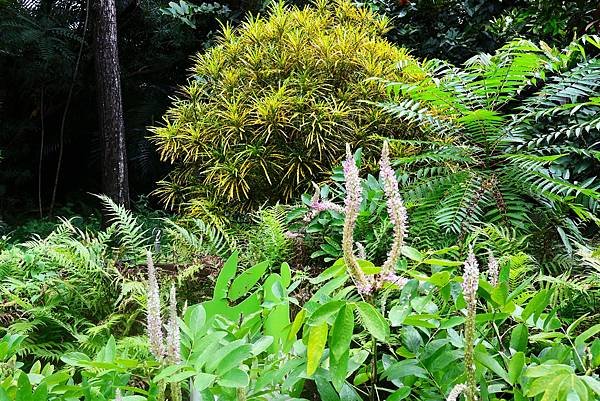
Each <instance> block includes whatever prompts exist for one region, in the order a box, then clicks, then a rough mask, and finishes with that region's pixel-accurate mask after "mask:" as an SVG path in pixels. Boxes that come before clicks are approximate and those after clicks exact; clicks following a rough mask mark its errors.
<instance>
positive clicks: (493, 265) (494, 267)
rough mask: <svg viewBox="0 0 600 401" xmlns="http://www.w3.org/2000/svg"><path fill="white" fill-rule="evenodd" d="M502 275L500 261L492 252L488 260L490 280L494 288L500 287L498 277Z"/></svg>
mask: <svg viewBox="0 0 600 401" xmlns="http://www.w3.org/2000/svg"><path fill="white" fill-rule="evenodd" d="M499 273H500V267H499V265H498V260H497V259H496V258H495V257H494V254H493V253H492V252H491V251H490V254H489V258H488V280H489V282H490V284H491V285H492V286H493V287H496V286H497V285H498V275H499Z"/></svg>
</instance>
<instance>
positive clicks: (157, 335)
mask: <svg viewBox="0 0 600 401" xmlns="http://www.w3.org/2000/svg"><path fill="white" fill-rule="evenodd" d="M146 256H147V259H148V306H147V311H146V312H147V326H148V339H149V340H150V351H152V354H153V355H154V357H155V358H156V359H158V360H161V359H162V358H163V356H164V354H165V348H164V344H163V333H162V320H161V317H160V298H159V289H158V281H157V280H156V270H155V269H154V262H153V261H152V253H151V252H150V251H148V252H147V254H146Z"/></svg>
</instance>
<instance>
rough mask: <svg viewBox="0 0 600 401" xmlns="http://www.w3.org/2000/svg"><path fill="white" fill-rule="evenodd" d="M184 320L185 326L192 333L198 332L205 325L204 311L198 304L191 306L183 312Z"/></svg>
mask: <svg viewBox="0 0 600 401" xmlns="http://www.w3.org/2000/svg"><path fill="white" fill-rule="evenodd" d="M184 319H185V323H186V325H187V326H188V327H189V328H190V330H191V331H192V333H196V332H199V331H201V330H202V328H203V327H204V324H205V323H206V311H205V310H204V307H203V306H202V305H200V304H198V305H192V306H190V307H189V308H187V310H186V311H185V316H184ZM192 339H193V337H192Z"/></svg>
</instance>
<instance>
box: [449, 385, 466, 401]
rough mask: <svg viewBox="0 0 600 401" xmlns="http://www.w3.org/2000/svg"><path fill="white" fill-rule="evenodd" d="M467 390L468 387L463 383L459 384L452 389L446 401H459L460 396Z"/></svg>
mask: <svg viewBox="0 0 600 401" xmlns="http://www.w3.org/2000/svg"><path fill="white" fill-rule="evenodd" d="M466 389H467V386H466V385H465V384H463V383H461V384H457V385H456V386H454V387H453V388H452V390H450V392H449V393H448V397H447V398H446V401H456V400H458V396H459V395H460V394H461V393H462V392H463V391H465V390H466Z"/></svg>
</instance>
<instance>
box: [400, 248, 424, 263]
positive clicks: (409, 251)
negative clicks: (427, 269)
mask: <svg viewBox="0 0 600 401" xmlns="http://www.w3.org/2000/svg"><path fill="white" fill-rule="evenodd" d="M402 255H404V256H406V257H407V258H409V259H410V260H414V261H415V262H422V261H423V254H422V253H421V252H419V251H418V250H416V249H415V248H412V247H410V246H406V245H404V246H403V247H402Z"/></svg>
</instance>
